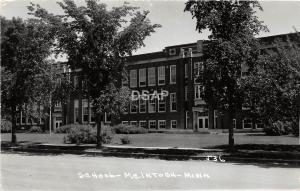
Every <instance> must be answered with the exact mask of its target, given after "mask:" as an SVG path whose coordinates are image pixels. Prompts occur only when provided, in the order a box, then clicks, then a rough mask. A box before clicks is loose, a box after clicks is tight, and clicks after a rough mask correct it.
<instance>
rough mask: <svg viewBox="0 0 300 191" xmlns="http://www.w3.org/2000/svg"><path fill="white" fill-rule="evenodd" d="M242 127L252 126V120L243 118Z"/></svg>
mask: <svg viewBox="0 0 300 191" xmlns="http://www.w3.org/2000/svg"><path fill="white" fill-rule="evenodd" d="M243 128H252V120H251V119H250V118H245V119H243Z"/></svg>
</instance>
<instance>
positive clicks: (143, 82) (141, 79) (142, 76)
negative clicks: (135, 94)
mask: <svg viewBox="0 0 300 191" xmlns="http://www.w3.org/2000/svg"><path fill="white" fill-rule="evenodd" d="M139 84H140V85H139V86H140V87H145V86H146V69H145V68H144V69H140V70H139Z"/></svg>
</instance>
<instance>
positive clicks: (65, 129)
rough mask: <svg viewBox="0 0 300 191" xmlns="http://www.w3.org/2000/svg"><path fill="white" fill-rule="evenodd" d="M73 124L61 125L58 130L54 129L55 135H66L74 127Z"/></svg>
mask: <svg viewBox="0 0 300 191" xmlns="http://www.w3.org/2000/svg"><path fill="white" fill-rule="evenodd" d="M74 125H75V124H68V125H63V126H60V127H58V128H56V131H55V133H68V132H69V130H70V129H71V128H72V127H73V126H74Z"/></svg>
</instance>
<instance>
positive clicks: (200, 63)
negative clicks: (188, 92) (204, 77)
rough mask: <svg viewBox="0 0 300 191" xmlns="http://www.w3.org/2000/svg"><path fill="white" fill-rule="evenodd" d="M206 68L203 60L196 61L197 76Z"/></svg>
mask: <svg viewBox="0 0 300 191" xmlns="http://www.w3.org/2000/svg"><path fill="white" fill-rule="evenodd" d="M203 70H204V65H203V62H195V63H194V71H195V76H199V75H200V74H201V73H202V72H203Z"/></svg>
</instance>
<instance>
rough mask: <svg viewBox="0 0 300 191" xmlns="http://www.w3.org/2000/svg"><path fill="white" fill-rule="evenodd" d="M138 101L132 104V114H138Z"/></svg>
mask: <svg viewBox="0 0 300 191" xmlns="http://www.w3.org/2000/svg"><path fill="white" fill-rule="evenodd" d="M138 104H139V103H138V101H132V102H130V113H137V110H138Z"/></svg>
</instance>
